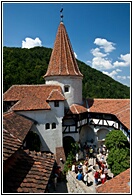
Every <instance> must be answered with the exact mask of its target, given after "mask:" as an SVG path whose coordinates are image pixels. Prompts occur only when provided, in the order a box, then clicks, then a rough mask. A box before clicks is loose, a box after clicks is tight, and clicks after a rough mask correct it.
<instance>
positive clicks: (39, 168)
mask: <svg viewBox="0 0 133 196" xmlns="http://www.w3.org/2000/svg"><path fill="white" fill-rule="evenodd" d="M18 153H19V156H18V157H17V160H16V161H15V163H14V164H13V165H10V170H9V171H8V172H7V173H6V175H5V177H4V181H3V185H4V190H3V192H4V193H44V192H45V190H46V187H47V184H48V180H49V178H50V175H51V172H52V170H53V165H54V162H55V159H54V157H53V156H52V155H51V154H49V155H47V154H46V153H43V154H42V153H36V152H31V151H28V150H25V151H24V150H19V152H18Z"/></svg>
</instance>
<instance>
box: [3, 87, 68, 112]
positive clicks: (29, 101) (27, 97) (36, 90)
mask: <svg viewBox="0 0 133 196" xmlns="http://www.w3.org/2000/svg"><path fill="white" fill-rule="evenodd" d="M54 90H56V91H58V92H59V93H58V96H57V95H55V94H54V96H55V97H54V96H52V99H53V100H54V99H55V100H60V99H61V100H63V94H62V89H61V87H60V86H58V85H13V86H11V87H10V88H9V89H8V90H7V91H6V92H5V93H4V97H3V100H4V101H18V102H17V103H16V104H14V105H13V106H12V108H11V109H12V110H14V111H20V110H42V109H43V110H49V109H50V105H49V104H48V103H47V98H48V97H49V95H50V94H51V92H52V91H54ZM61 94H62V97H61ZM64 100H65V98H64Z"/></svg>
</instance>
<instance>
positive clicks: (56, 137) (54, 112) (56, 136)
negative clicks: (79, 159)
mask: <svg viewBox="0 0 133 196" xmlns="http://www.w3.org/2000/svg"><path fill="white" fill-rule="evenodd" d="M49 104H50V106H51V110H35V111H21V112H18V113H20V114H22V115H24V116H27V117H29V118H31V119H33V120H35V121H37V124H36V132H38V134H39V136H40V139H41V143H42V147H41V150H42V151H43V150H48V151H49V150H50V151H51V152H53V153H55V149H56V147H62V146H63V142H62V117H63V116H64V102H63V101H60V102H59V107H54V102H50V103H49ZM46 123H49V124H50V129H46V128H45V125H46ZM52 123H56V128H55V129H52Z"/></svg>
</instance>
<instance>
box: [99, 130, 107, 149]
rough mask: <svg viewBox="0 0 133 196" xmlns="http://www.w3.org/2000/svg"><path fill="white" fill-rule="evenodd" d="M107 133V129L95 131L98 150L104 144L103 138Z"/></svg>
mask: <svg viewBox="0 0 133 196" xmlns="http://www.w3.org/2000/svg"><path fill="white" fill-rule="evenodd" d="M108 133H109V130H108V129H104V128H103V129H99V130H98V131H97V140H98V141H97V142H98V145H97V147H98V148H99V147H100V146H101V145H103V144H104V142H105V138H106V135H107V134H108Z"/></svg>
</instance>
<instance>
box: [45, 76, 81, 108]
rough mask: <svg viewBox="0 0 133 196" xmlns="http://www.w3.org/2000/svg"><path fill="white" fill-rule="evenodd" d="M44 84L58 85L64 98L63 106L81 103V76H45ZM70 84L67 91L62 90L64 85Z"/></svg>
mask: <svg viewBox="0 0 133 196" xmlns="http://www.w3.org/2000/svg"><path fill="white" fill-rule="evenodd" d="M45 80H46V84H55V85H56V84H57V85H60V86H61V88H62V90H63V93H64V95H65V98H66V103H65V107H67V106H68V105H69V106H70V105H71V104H73V103H75V104H76V103H77V104H82V77H76V76H51V77H47V78H45ZM65 85H68V86H70V91H69V92H64V86H65Z"/></svg>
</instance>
